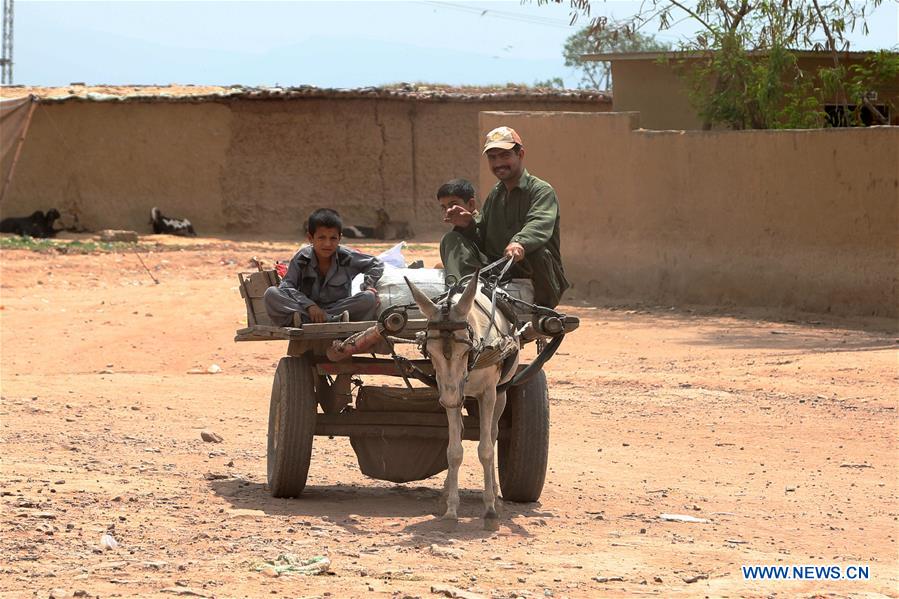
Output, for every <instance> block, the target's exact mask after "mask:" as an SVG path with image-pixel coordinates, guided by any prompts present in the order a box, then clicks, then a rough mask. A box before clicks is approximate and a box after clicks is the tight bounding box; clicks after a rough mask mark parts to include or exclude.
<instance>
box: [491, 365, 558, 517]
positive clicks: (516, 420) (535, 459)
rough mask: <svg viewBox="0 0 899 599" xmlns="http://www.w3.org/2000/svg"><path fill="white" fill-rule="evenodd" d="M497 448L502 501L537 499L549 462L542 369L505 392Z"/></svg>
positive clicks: (547, 417) (545, 391)
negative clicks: (504, 406)
mask: <svg viewBox="0 0 899 599" xmlns="http://www.w3.org/2000/svg"><path fill="white" fill-rule="evenodd" d="M504 425H505V426H504ZM497 446H498V454H499V456H498V458H499V460H498V461H499V486H500V489H501V490H502V497H503V500H504V501H515V502H520V503H528V502H532V501H537V500H538V499H540V494H541V493H542V492H543V483H544V481H545V480H546V467H547V464H548V463H549V391H548V389H547V387H546V375H545V374H544V373H543V371H542V370H541V371H539V372H538V373H537V374H535V375H534V376H533V377H531V379H530V380H528V381H527V382H526V383H524V384H522V385H518V386H515V387H510V388H509V390H508V391H507V392H506V409H505V410H504V411H503V415H502V419H501V422H500V434H499V439H498V440H497Z"/></svg>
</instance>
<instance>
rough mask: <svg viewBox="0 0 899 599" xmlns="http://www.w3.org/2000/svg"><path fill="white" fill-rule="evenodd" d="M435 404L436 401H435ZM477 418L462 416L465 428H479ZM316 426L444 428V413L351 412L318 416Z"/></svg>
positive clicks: (445, 425) (445, 424) (446, 424)
mask: <svg viewBox="0 0 899 599" xmlns="http://www.w3.org/2000/svg"><path fill="white" fill-rule="evenodd" d="M434 402H435V403H436V402H437V400H436V399H435V400H434ZM479 422H480V421H479V420H478V417H477V416H463V417H462V425H463V426H464V427H465V428H478V427H479V426H480V424H479ZM316 423H318V424H323V423H324V424H353V425H358V426H393V425H396V426H439V427H441V428H446V427H447V426H448V423H447V420H446V412H369V411H361V410H351V411H347V412H343V413H342V414H319V415H318V417H317V420H316Z"/></svg>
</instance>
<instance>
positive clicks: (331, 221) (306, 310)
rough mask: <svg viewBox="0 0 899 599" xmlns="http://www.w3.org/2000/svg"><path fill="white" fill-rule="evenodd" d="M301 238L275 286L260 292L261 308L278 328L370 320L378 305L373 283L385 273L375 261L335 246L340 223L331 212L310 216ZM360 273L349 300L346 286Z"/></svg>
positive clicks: (372, 258) (378, 261)
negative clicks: (303, 239) (303, 241)
mask: <svg viewBox="0 0 899 599" xmlns="http://www.w3.org/2000/svg"><path fill="white" fill-rule="evenodd" d="M307 231H308V233H307V235H306V240H307V241H308V242H309V243H310V245H308V246H306V247H304V248H301V249H300V250H299V251H298V252H297V253H296V254H295V255H294V257H293V258H291V259H290V264H289V265H288V267H287V274H286V275H285V276H284V278H283V279H282V280H281V284H280V285H279V286H277V287H269V288H268V289H266V291H265V309H266V311H267V312H268V315H269V317H271V319H272V322H273V323H274V324H276V325H278V326H290V325H294V326H298V325H300V324H301V323H306V322H340V321H344V322H346V321H348V320H372V319H374V317H375V315H376V312H377V309H378V305H379V304H380V301H379V300H378V292H377V290H376V289H375V283H377V281H378V279H380V278H381V274H383V272H384V264H383V263H382V262H381V260H380V259H378V258H376V257H374V256H369V255H367V254H362V253H360V252H357V251H355V250H351V249H349V248H345V247H343V246H341V245H340V239H341V237H342V236H343V222H342V221H341V220H340V215H338V214H337V212H335V211H334V210H330V209H328V208H321V209H319V210H316V211H315V212H313V213H312V214H311V215H310V216H309V223H308V226H307ZM359 273H363V274H364V275H365V276H364V279H363V282H362V291H360V292H359V293H357V294H356V295H354V296H352V297H351V296H350V284H351V282H352V280H353V277H355V276H356V275H357V274H359Z"/></svg>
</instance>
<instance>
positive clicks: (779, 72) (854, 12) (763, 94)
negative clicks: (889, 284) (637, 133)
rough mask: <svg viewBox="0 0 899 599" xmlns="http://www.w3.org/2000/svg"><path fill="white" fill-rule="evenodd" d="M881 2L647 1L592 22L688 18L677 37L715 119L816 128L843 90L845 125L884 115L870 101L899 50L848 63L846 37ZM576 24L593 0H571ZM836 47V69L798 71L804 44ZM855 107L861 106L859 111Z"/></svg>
mask: <svg viewBox="0 0 899 599" xmlns="http://www.w3.org/2000/svg"><path fill="white" fill-rule="evenodd" d="M550 1H556V2H558V1H559V0H537V2H538V4H545V3H548V2H550ZM881 2H882V0H861V1H852V0H753V1H750V0H645V2H643V4H642V5H641V8H640V10H639V11H638V13H637V14H635V15H633V17H631V18H630V19H628V20H627V21H625V22H623V23H621V24H617V25H610V24H609V23H608V21H607V20H606V19H605V18H604V17H598V18H594V19H592V20H591V22H590V25H589V29H590V30H591V31H595V32H606V31H613V30H614V31H617V32H618V34H619V36H620V35H624V36H626V37H627V36H635V35H639V31H640V29H641V28H643V27H645V26H647V25H656V26H657V27H658V28H659V29H660V30H666V29H669V28H670V27H671V25H672V24H673V23H676V22H680V21H682V20H688V21H690V22H692V23H694V24H695V25H696V28H697V32H696V33H695V35H693V36H692V37H690V38H688V39H687V40H686V41H684V42H682V43H681V44H679V47H678V50H681V51H685V52H686V53H688V55H689V56H690V57H691V60H689V61H686V60H684V61H681V66H682V67H683V68H682V69H681V71H682V72H683V73H684V76H685V77H686V78H687V80H688V82H689V86H690V89H691V100H692V102H693V104H694V106H695V108H696V109H697V111H698V112H699V114H700V115H701V116H702V117H703V119H704V120H705V122H706V125H707V126H713V125H725V126H728V127H731V128H734V129H744V128H773V127H809V126H822V125H824V124H825V122H826V121H825V118H826V115H825V114H824V113H823V111H822V108H821V106H822V100H823V99H824V98H826V97H835V98H836V99H837V101H838V103H839V104H840V105H841V106H842V108H843V109H842V111H841V113H842V115H843V116H844V117H845V122H843V123H837V124H859V122H860V111H861V108H862V107H865V108H867V109H868V110H869V111H873V114H874V115H875V120H877V121H879V122H883V121H884V120H885V119H884V118H883V115H880V114H879V113H878V112H877V110H876V108H874V106H873V105H872V104H871V102H870V101H869V100H868V95H869V92H870V91H871V90H872V89H875V88H874V87H871V86H876V85H878V81H882V80H884V78H889V77H895V76H896V74H897V73H899V59H897V57H896V54H895V53H889V52H886V53H879V54H876V55H874V56H873V57H872V59H871V60H869V61H868V62H867V63H866V64H865V65H863V66H862V67H860V68H857V69H847V68H846V67H845V65H844V64H842V61H841V58H840V52H841V51H843V50H848V49H849V42H848V40H847V38H846V34H847V33H849V32H851V31H854V30H855V29H856V28H861V30H862V31H863V32H864V33H867V22H866V19H867V16H868V14H870V11H871V10H872V9H873V8H876V7H877V6H879V5H880V4H881ZM570 4H571V7H572V22H574V21H576V20H577V19H578V18H579V16H588V17H589V14H590V0H570ZM799 49H812V50H821V51H825V52H827V53H828V55H829V56H830V57H831V58H832V62H833V66H829V67H825V68H822V69H818V70H817V71H816V72H814V73H808V72H804V71H803V70H802V69H800V68H799V64H798V62H797V55H796V50H799ZM852 107H854V109H852Z"/></svg>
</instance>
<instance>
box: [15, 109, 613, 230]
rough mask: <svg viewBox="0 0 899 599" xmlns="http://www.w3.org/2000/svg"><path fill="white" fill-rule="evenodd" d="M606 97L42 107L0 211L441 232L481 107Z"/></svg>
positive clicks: (469, 174) (107, 219)
mask: <svg viewBox="0 0 899 599" xmlns="http://www.w3.org/2000/svg"><path fill="white" fill-rule="evenodd" d="M610 107H611V106H610V103H609V102H585V101H572V100H566V99H565V98H553V99H546V100H534V99H529V98H523V99H521V100H515V99H511V100H501V101H472V100H468V101H416V100H413V99H403V100H396V99H383V98H371V99H360V98H299V99H291V100H283V99H279V100H248V99H235V100H227V101H214V102H174V103H172V102H135V101H130V102H102V103H101V102H75V101H69V102H64V103H45V104H41V105H40V106H39V107H38V109H37V111H36V112H35V114H34V119H33V121H32V124H31V128H30V130H29V132H28V135H27V139H26V141H25V145H24V147H23V151H22V155H21V159H20V161H19V164H18V165H17V167H16V171H15V173H14V178H13V182H12V185H11V187H10V189H9V192H8V193H7V195H6V197H5V198H4V201H3V205H2V206H0V216H13V215H23V214H30V213H31V212H32V211H34V210H38V209H41V210H46V209H48V208H51V207H56V208H58V209H59V210H60V211H62V212H63V215H64V217H66V216H68V217H69V218H71V216H70V215H73V214H74V215H77V216H78V223H79V224H80V225H81V226H83V227H85V228H87V229H89V230H97V229H102V228H117V229H134V230H136V231H138V232H140V233H146V232H149V231H150V229H149V225H148V220H149V210H150V208H151V207H153V206H158V207H159V208H160V209H161V210H162V211H163V213H164V214H171V215H175V216H182V217H187V218H189V219H190V220H191V221H192V222H193V223H194V225H195V226H196V228H197V230H198V231H199V232H200V233H201V234H214V233H222V232H228V233H269V232H270V233H273V234H297V233H299V231H301V230H302V223H303V221H304V218H305V217H306V216H307V215H308V213H309V212H310V211H311V210H313V209H314V208H317V207H322V206H328V207H333V208H336V209H337V210H339V211H340V212H341V214H342V215H343V216H344V217H345V220H347V221H348V222H350V223H352V224H374V219H375V216H374V212H375V209H376V208H379V207H384V208H386V209H387V211H388V213H389V214H390V215H391V217H392V218H393V219H394V220H407V221H412V222H413V224H414V226H415V228H416V230H417V231H422V230H441V229H442V223H441V222H440V221H439V215H438V212H437V209H436V200H435V199H434V196H433V194H434V192H435V191H436V189H437V187H438V186H439V185H440V184H441V183H443V182H444V181H446V180H447V179H449V178H452V177H460V176H461V177H466V178H469V179H471V180H475V179H476V178H477V174H478V161H479V159H480V152H479V146H480V139H479V133H478V116H477V115H478V112H479V111H481V110H497V109H509V108H511V109H527V110H531V109H536V110H545V109H564V110H608V109H609V108H610ZM11 155H12V153H10V154H9V155H7V157H6V161H5V162H4V164H3V165H2V170H0V172H6V169H7V168H8V167H9V162H10V160H11Z"/></svg>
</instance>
